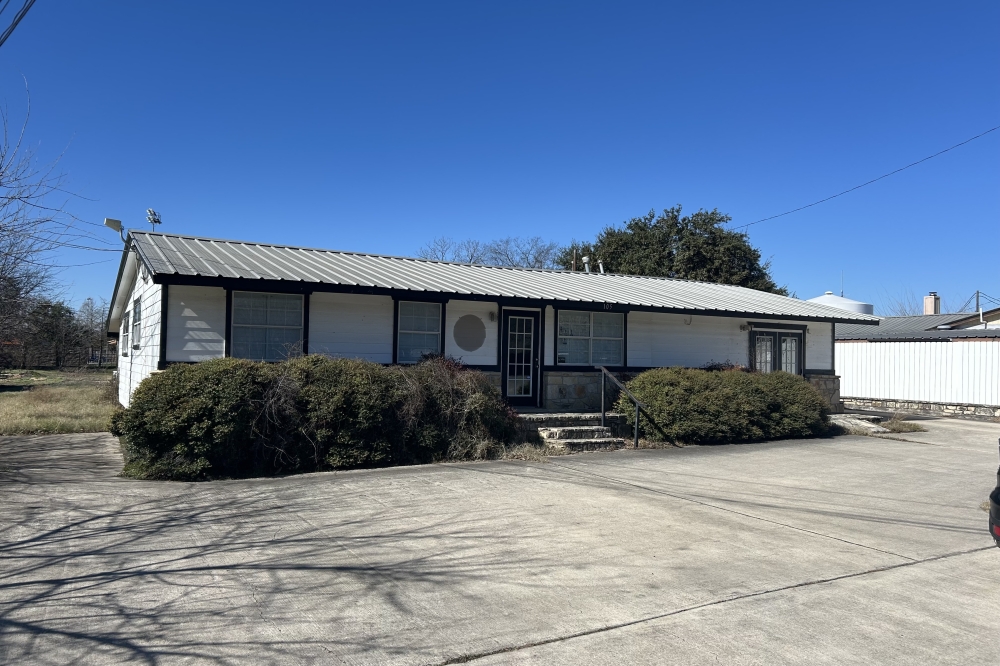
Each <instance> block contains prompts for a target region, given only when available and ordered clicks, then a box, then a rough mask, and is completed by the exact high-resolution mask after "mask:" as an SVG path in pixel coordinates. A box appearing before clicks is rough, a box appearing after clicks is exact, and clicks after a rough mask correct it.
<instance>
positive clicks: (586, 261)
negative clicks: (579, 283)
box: [582, 257, 590, 273]
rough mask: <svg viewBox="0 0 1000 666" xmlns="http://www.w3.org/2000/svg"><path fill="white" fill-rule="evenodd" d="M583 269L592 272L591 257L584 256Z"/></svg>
mask: <svg viewBox="0 0 1000 666" xmlns="http://www.w3.org/2000/svg"><path fill="white" fill-rule="evenodd" d="M582 259H583V270H585V271H587V272H588V273H589V272H590V257H583V258H582Z"/></svg>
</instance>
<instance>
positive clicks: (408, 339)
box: [396, 301, 441, 363]
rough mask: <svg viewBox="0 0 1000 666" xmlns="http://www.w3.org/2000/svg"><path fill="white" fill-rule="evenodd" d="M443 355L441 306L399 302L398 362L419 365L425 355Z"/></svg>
mask: <svg viewBox="0 0 1000 666" xmlns="http://www.w3.org/2000/svg"><path fill="white" fill-rule="evenodd" d="M440 353H441V304H440V303H414V302H411V301H400V302H399V339H398V343H397V347H396V361H397V362H399V363H417V362H419V361H420V359H421V358H422V357H423V356H424V355H425V354H440Z"/></svg>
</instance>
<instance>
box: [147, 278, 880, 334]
mask: <svg viewBox="0 0 1000 666" xmlns="http://www.w3.org/2000/svg"><path fill="white" fill-rule="evenodd" d="M153 282H154V283H157V284H183V285H190V286H203V287H223V288H225V289H234V290H236V291H262V292H273V293H288V294H303V293H306V292H330V293H341V294H370V295H380V296H391V297H393V298H396V299H400V300H404V301H409V300H412V301H424V302H435V303H442V302H445V301H448V300H452V299H454V300H461V301H486V302H490V303H496V304H497V305H498V306H500V307H522V308H543V307H545V306H547V305H551V306H552V307H553V308H559V306H560V305H564V306H565V307H563V308H561V309H564V310H590V311H598V312H661V313H665V314H682V315H693V316H699V317H732V318H738V319H750V318H759V317H776V318H779V319H784V320H789V321H820V322H841V323H850V324H870V325H872V326H877V325H878V322H877V321H873V322H865V321H857V320H853V319H840V318H830V317H811V316H796V315H767V314H762V313H760V312H742V311H731V310H699V309H691V308H664V307H656V306H649V305H626V304H621V303H591V302H575V301H568V300H551V299H533V298H514V297H502V296H495V295H482V294H463V293H458V292H429V291H413V290H409V289H393V288H388V287H368V286H363V285H341V284H327V283H321V282H291V281H289V280H265V279H260V280H251V279H249V278H224V277H205V276H200V275H177V274H164V273H160V274H157V275H154V276H153ZM606 305H607V306H610V307H605V306H606ZM758 323H759V324H761V325H763V326H774V324H770V323H765V322H758Z"/></svg>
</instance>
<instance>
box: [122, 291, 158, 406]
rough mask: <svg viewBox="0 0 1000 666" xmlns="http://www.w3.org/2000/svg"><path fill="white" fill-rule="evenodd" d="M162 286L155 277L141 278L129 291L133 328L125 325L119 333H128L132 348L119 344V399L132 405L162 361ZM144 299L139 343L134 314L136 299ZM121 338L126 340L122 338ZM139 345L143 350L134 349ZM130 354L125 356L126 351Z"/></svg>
mask: <svg viewBox="0 0 1000 666" xmlns="http://www.w3.org/2000/svg"><path fill="white" fill-rule="evenodd" d="M160 293H161V287H160V285H158V284H153V280H152V279H151V278H146V279H145V280H143V279H142V278H141V277H137V278H136V280H135V282H134V283H133V284H132V286H131V288H130V290H129V296H128V301H127V305H126V306H125V307H126V311H127V312H129V313H130V315H129V330H128V331H125V330H124V328H122V329H120V330H119V335H122V334H125V333H127V334H128V336H129V340H128V349H124V348H122V346H121V345H120V344H119V350H118V353H119V357H118V401H119V402H121V403H122V405H124V406H126V407H128V406H129V403H130V402H131V399H132V393H133V392H134V391H135V389H136V387H138V386H139V383H140V382H141V381H142V380H143V379H145V378H146V377H148V376H149V375H150V374H152V373H153V372H155V371H156V366H157V364H158V363H159V361H160V306H161V304H162V303H161V298H160ZM136 298H138V299H140V308H141V312H142V316H141V317H140V320H139V323H140V332H139V340H138V342H137V341H136V340H135V339H134V336H133V335H132V323H133V321H132V320H133V319H134V316H133V314H132V310H133V304H134V302H135V299H136ZM118 339H119V341H120V340H121V339H122V338H121V337H119V338H118ZM135 344H138V345H139V349H133V348H132V347H133V345H135ZM123 352H124V353H127V354H128V356H121V355H120V354H122V353H123Z"/></svg>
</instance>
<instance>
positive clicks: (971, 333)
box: [837, 325, 1000, 342]
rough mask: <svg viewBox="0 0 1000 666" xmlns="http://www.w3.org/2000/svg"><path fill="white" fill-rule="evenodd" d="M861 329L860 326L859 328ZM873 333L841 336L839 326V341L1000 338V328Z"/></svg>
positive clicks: (938, 340)
mask: <svg viewBox="0 0 1000 666" xmlns="http://www.w3.org/2000/svg"><path fill="white" fill-rule="evenodd" d="M858 328H860V326H859V327H858ZM870 330H871V331H872V332H871V333H860V332H859V333H852V334H849V335H841V333H840V326H839V325H838V326H837V340H844V341H847V340H867V341H868V342H920V341H925V342H950V341H952V340H963V339H965V340H968V339H970V338H972V339H985V338H1000V328H959V329H955V330H952V331H908V332H899V333H882V332H879V329H878V328H871V329H870Z"/></svg>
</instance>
